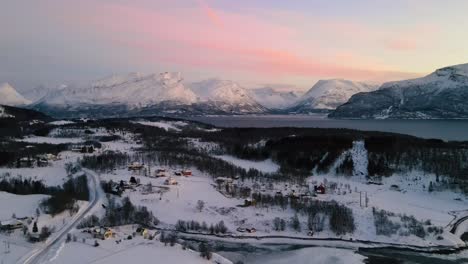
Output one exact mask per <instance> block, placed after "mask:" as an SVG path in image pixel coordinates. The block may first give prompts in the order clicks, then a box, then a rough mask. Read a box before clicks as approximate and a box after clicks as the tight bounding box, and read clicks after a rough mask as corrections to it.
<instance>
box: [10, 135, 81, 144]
mask: <svg viewBox="0 0 468 264" xmlns="http://www.w3.org/2000/svg"><path fill="white" fill-rule="evenodd" d="M18 141H22V142H28V143H47V144H55V145H58V144H68V143H70V144H76V143H81V142H83V140H82V139H81V138H57V137H36V136H33V137H27V138H24V139H18Z"/></svg>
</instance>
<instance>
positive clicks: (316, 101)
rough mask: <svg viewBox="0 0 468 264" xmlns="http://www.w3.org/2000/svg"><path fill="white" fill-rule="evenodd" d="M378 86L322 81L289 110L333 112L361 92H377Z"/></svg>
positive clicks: (334, 80)
mask: <svg viewBox="0 0 468 264" xmlns="http://www.w3.org/2000/svg"><path fill="white" fill-rule="evenodd" d="M376 88H377V86H376V85H371V84H367V83H362V82H353V81H348V80H342V79H332V80H320V81H318V82H317V83H316V84H315V85H314V86H313V87H312V88H311V89H310V90H309V91H308V92H306V93H305V94H304V95H303V96H301V97H300V98H299V99H298V100H297V102H296V103H295V104H294V105H293V106H292V107H290V108H289V109H288V111H289V112H291V113H308V112H316V111H327V110H333V109H335V108H336V107H338V106H339V105H341V104H343V103H345V102H347V101H348V99H349V98H350V97H351V96H352V95H354V94H356V93H360V92H368V91H372V90H375V89H376Z"/></svg>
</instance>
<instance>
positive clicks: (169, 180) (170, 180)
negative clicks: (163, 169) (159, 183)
mask: <svg viewBox="0 0 468 264" xmlns="http://www.w3.org/2000/svg"><path fill="white" fill-rule="evenodd" d="M164 184H165V185H177V181H176V180H175V179H174V178H172V177H169V178H167V179H166V180H165V181H164Z"/></svg>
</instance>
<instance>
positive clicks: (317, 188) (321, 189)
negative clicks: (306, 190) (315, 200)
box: [314, 184, 325, 194]
mask: <svg viewBox="0 0 468 264" xmlns="http://www.w3.org/2000/svg"><path fill="white" fill-rule="evenodd" d="M314 190H315V192H316V193H318V194H325V186H323V184H320V186H314Z"/></svg>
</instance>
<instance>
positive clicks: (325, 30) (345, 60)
mask: <svg viewBox="0 0 468 264" xmlns="http://www.w3.org/2000/svg"><path fill="white" fill-rule="evenodd" d="M366 1H367V0H358V2H356V3H358V4H364V3H362V2H366ZM414 1H415V2H416V1H419V0H414ZM27 2H28V1H26V0H18V3H19V4H17V5H21V3H23V4H24V3H27ZM337 2H340V3H341V5H346V4H344V2H343V1H340V0H332V1H330V3H329V4H328V5H327V4H324V3H323V2H320V1H315V0H311V1H301V0H299V1H298V2H295V3H291V6H294V7H296V8H290V9H286V8H284V6H283V5H282V4H283V3H284V2H281V1H276V0H272V1H270V2H269V1H262V0H258V1H255V0H254V1H252V2H251V3H252V4H250V5H249V4H246V3H241V2H237V1H236V4H234V3H233V2H229V1H226V0H211V1H210V0H185V1H183V0H176V1H169V0H134V1H128V0H114V1H111V0H95V1H92V0H83V1H79V2H78V1H71V0H63V1H59V0H44V1H43V2H42V5H38V6H37V7H35V8H31V10H34V11H29V12H34V13H32V14H25V17H27V16H32V17H33V16H34V15H37V16H38V17H39V18H41V19H44V21H45V22H44V21H41V19H36V20H34V22H31V25H32V24H33V23H39V24H40V23H44V25H43V26H44V27H43V28H41V29H40V30H42V31H44V30H45V31H44V32H37V34H38V35H40V36H39V38H41V37H43V36H44V34H46V35H47V37H48V38H47V39H45V40H44V42H46V43H47V45H50V46H54V45H58V44H57V43H56V42H62V41H63V42H66V43H67V42H69V43H71V42H72V40H73V41H75V40H78V43H76V41H75V42H74V43H75V45H80V46H81V47H77V48H76V49H77V50H79V52H76V54H71V53H70V52H69V53H67V54H64V55H60V58H57V59H58V60H63V61H64V62H65V61H71V60H72V59H73V56H78V55H83V56H80V58H75V59H76V60H78V61H80V63H83V64H85V62H84V58H87V57H91V56H93V57H92V58H90V60H91V61H94V60H96V61H98V63H97V64H99V65H100V68H99V72H104V71H105V69H106V68H108V71H109V73H112V72H115V71H120V70H121V69H126V68H132V67H133V68H135V69H134V70H135V71H141V70H143V71H147V72H151V71H163V70H168V71H182V72H183V73H184V75H186V76H188V77H189V78H190V79H197V77H198V78H204V77H216V78H229V79H235V80H238V81H241V82H245V83H258V84H260V83H287V84H292V85H297V86H300V87H309V86H311V85H312V84H313V82H314V81H316V80H318V79H324V78H345V79H352V80H362V81H369V80H370V81H378V82H383V81H388V80H396V79H404V78H411V77H416V76H422V75H424V74H427V73H429V72H431V71H433V70H434V69H435V68H437V67H442V66H446V65H450V64H457V63H462V62H463V60H464V59H466V56H460V54H462V51H460V50H459V47H462V46H463V43H467V42H468V37H458V39H457V41H458V42H461V43H460V44H454V42H453V39H452V41H451V42H450V41H449V40H450V37H452V38H454V36H457V35H458V34H457V33H458V32H457V30H453V31H454V32H453V33H450V32H447V30H445V29H446V25H442V24H441V23H439V22H438V21H437V19H441V18H437V17H433V18H434V19H426V17H424V16H422V14H419V12H426V13H428V12H435V11H437V9H436V8H435V7H434V10H432V9H430V8H428V7H420V6H417V5H410V6H404V5H402V6H401V8H402V9H401V10H400V11H398V9H397V8H395V10H397V11H395V12H400V13H395V12H393V13H392V10H390V9H389V10H388V14H387V12H386V10H383V11H380V12H382V14H381V15H380V16H379V14H374V13H375V12H378V10H380V9H377V11H375V10H373V9H372V8H382V9H383V7H384V6H385V5H384V4H382V7H381V6H372V5H375V3H374V4H372V2H369V3H368V5H364V7H365V8H367V7H368V8H369V9H371V10H364V11H362V12H363V14H356V15H348V14H347V13H346V12H347V11H348V10H349V12H352V11H353V10H352V8H353V7H352V6H343V7H342V6H341V5H337ZM360 2H361V3H360ZM385 2H386V1H383V2H382V3H385ZM403 2H404V1H403ZM429 2H432V1H429ZM429 2H426V3H428V5H429V7H431V4H430V3H429ZM237 3H239V4H237ZM394 4H395V6H397V5H398V4H401V1H400V0H398V1H395V2H394ZM332 5H336V10H335V9H332V8H330V7H331V6H332ZM14 7H16V6H14ZM403 8H406V9H403ZM18 9H20V8H19V7H18ZM361 9H363V8H361ZM330 10H331V11H330ZM358 11H359V12H361V11H360V10H358ZM418 14H419V15H420V17H417V16H418ZM395 15H399V17H395ZM414 16H416V18H414V19H413V17H414ZM453 16H454V17H453V18H454V19H455V18H456V17H457V14H456V13H454V14H453ZM459 19H462V20H463V18H461V17H460V18H459ZM31 20H33V19H31ZM457 22H458V23H460V21H457ZM462 22H463V23H465V22H466V20H463V21H462ZM18 23H19V22H18ZM21 23H22V24H25V23H26V22H21ZM17 28H18V32H20V33H21V32H22V31H21V25H18V27H17ZM0 30H3V29H1V26H0ZM8 33H9V34H17V35H19V34H20V33H12V32H8ZM22 33H23V34H24V35H25V36H23V37H24V38H26V35H27V33H28V30H27V29H26V28H25V29H24V32H22ZM35 33H36V32H35ZM40 33H42V34H40ZM452 34H453V36H452ZM465 35H466V34H465ZM458 36H459V35H458ZM23 41H24V40H23ZM36 41H39V40H36ZM69 48H70V47H69ZM70 49H71V48H70ZM93 49H94V50H99V52H96V53H95V54H89V53H86V54H84V53H85V52H89V51H92V50H93ZM440 49H446V50H448V51H449V52H446V53H445V55H444V54H443V53H442V52H440ZM80 53H83V54H80ZM54 55H55V54H54ZM56 56H59V55H56ZM67 56H69V57H67ZM81 60H83V61H81ZM0 77H1V76H0Z"/></svg>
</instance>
